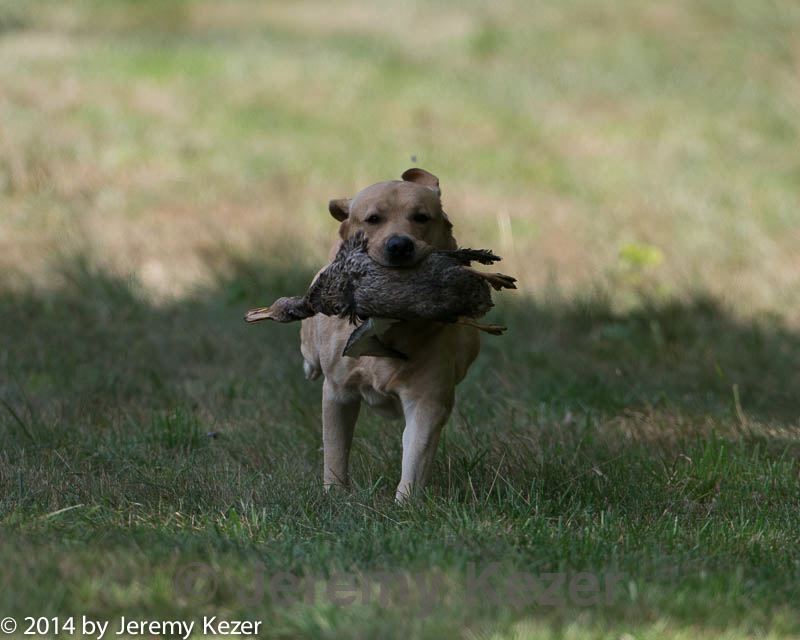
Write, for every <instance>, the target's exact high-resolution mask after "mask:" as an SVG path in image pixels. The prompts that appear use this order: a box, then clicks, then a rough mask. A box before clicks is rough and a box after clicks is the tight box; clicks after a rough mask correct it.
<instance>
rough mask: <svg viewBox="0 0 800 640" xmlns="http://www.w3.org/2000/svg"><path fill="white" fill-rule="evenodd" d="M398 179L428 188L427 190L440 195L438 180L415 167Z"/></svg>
mask: <svg viewBox="0 0 800 640" xmlns="http://www.w3.org/2000/svg"><path fill="white" fill-rule="evenodd" d="M400 177H401V178H402V179H403V180H405V181H406V182H416V183H417V184H421V185H424V186H426V187H428V189H431V190H432V191H435V192H436V193H437V194H439V195H441V194H442V190H441V189H440V188H439V178H437V177H436V176H435V175H433V174H432V173H431V172H429V171H425V169H418V168H417V167H414V168H412V169H407V170H406V171H404V172H403V175H402V176H400Z"/></svg>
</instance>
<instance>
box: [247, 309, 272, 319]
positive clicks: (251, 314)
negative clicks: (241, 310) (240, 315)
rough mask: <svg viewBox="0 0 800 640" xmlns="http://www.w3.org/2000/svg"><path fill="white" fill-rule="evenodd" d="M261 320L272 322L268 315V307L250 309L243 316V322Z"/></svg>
mask: <svg viewBox="0 0 800 640" xmlns="http://www.w3.org/2000/svg"><path fill="white" fill-rule="evenodd" d="M262 320H272V316H271V315H270V307H259V308H258V309H250V311H248V312H247V313H245V314H244V321H245V322H261V321H262Z"/></svg>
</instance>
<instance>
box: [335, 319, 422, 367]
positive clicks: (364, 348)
mask: <svg viewBox="0 0 800 640" xmlns="http://www.w3.org/2000/svg"><path fill="white" fill-rule="evenodd" d="M396 322H399V321H398V320H390V319H388V318H369V319H368V320H367V321H366V322H364V323H363V324H362V325H361V326H359V327H358V328H357V329H355V330H353V333H351V334H350V337H349V338H348V339H347V344H346V345H345V346H344V351H343V352H342V355H343V356H349V357H350V358H359V357H361V356H377V357H379V358H396V359H399V360H408V356H407V355H406V354H404V353H401V352H400V351H398V350H397V349H392V347H389V346H387V345H386V344H384V343H383V342H382V341H381V339H380V337H381V336H382V335H383V334H384V333H386V331H387V330H388V329H389V327H391V326H392V325H393V324H394V323H396Z"/></svg>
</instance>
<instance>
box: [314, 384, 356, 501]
mask: <svg viewBox="0 0 800 640" xmlns="http://www.w3.org/2000/svg"><path fill="white" fill-rule="evenodd" d="M360 407H361V400H360V398H358V397H357V396H356V397H353V396H351V395H348V394H346V393H344V392H343V391H341V390H339V389H337V388H336V387H335V386H334V385H333V384H332V383H331V382H330V381H329V380H328V379H327V378H326V379H325V382H324V383H323V385H322V451H323V459H324V460H323V464H324V470H323V474H322V478H323V482H324V484H325V490H326V491H327V490H328V489H330V488H331V487H332V486H334V485H340V486H346V485H347V484H348V473H347V464H348V460H349V459H350V445H351V444H352V443H353V431H354V430H355V426H356V420H358V410H359V408H360Z"/></svg>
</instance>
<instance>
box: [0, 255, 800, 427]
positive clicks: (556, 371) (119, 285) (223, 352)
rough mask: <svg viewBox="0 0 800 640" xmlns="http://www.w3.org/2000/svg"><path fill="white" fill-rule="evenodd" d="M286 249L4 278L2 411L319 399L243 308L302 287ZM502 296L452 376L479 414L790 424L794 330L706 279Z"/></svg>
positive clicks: (221, 406)
mask: <svg viewBox="0 0 800 640" xmlns="http://www.w3.org/2000/svg"><path fill="white" fill-rule="evenodd" d="M288 263H290V260H289V259H286V260H283V261H282V260H280V259H278V260H276V261H275V262H274V263H264V262H258V261H254V260H249V259H243V258H241V257H237V256H227V257H226V258H225V260H224V261H222V263H220V264H217V266H216V267H215V273H216V275H215V278H214V279H213V284H212V285H210V286H207V287H205V288H204V289H202V290H198V291H196V292H195V293H194V294H193V295H190V296H188V297H186V298H185V299H182V300H179V301H173V302H169V303H165V304H154V303H152V302H149V301H148V300H147V299H146V297H145V296H144V295H142V292H141V291H140V290H139V288H138V286H137V285H136V283H135V281H133V280H130V279H123V278H119V277H115V276H112V275H110V274H108V273H106V272H104V271H103V270H101V269H98V268H96V267H94V266H93V265H92V263H91V261H90V260H89V259H88V258H86V257H85V256H78V257H75V258H72V259H70V260H67V261H65V262H64V263H63V264H61V265H60V266H59V267H58V269H57V270H56V273H55V274H54V282H57V283H58V284H57V285H56V286H55V287H53V288H52V289H50V290H47V291H43V290H34V289H29V290H24V291H11V290H5V291H2V292H0V311H1V312H0V332H2V335H3V347H2V351H1V352H0V362H2V378H0V394H1V395H0V398H2V400H3V401H4V402H5V403H6V404H7V405H9V407H16V413H17V414H18V415H17V417H14V416H13V415H11V412H10V411H9V412H6V409H4V413H5V415H4V416H3V418H2V420H5V421H7V420H10V419H13V421H14V422H16V423H18V424H19V423H20V421H21V415H19V414H21V413H25V412H28V413H30V412H32V411H35V408H34V405H37V404H45V405H53V403H55V405H56V406H57V407H58V411H59V413H60V415H61V416H62V417H65V416H68V415H70V414H72V415H74V414H75V413H76V412H77V413H80V414H82V415H84V416H92V415H94V414H97V412H96V411H93V408H94V409H101V408H111V407H113V408H116V409H123V408H124V409H126V410H132V411H142V410H147V411H152V410H169V409H172V408H174V407H175V406H176V405H182V404H186V403H187V402H188V403H189V405H190V406H193V407H196V408H199V409H200V410H201V411H205V412H210V413H212V414H215V415H216V417H217V418H219V419H223V417H225V416H226V412H228V411H229V410H230V409H231V407H232V406H233V405H234V404H235V403H236V402H244V403H246V402H247V400H248V397H251V396H248V394H258V393H259V389H261V390H264V389H269V392H270V393H271V394H272V398H271V401H272V403H271V410H274V412H275V413H278V414H279V413H281V411H286V410H287V409H288V408H292V407H293V408H294V410H299V409H298V408H300V407H305V408H303V409H302V411H304V412H310V413H313V414H316V413H318V409H317V408H316V407H317V405H318V403H319V399H318V396H319V390H318V388H317V387H316V386H315V385H312V384H308V383H306V382H305V380H303V378H302V368H301V362H302V361H301V358H300V354H299V336H298V332H299V324H295V325H276V324H269V325H258V326H253V327H251V326H246V325H245V324H244V323H243V322H242V321H241V317H242V315H243V312H244V311H245V310H246V309H247V308H250V307H253V306H258V305H261V304H264V303H268V302H269V301H271V300H272V299H274V298H277V297H278V296H280V295H288V294H293V293H299V292H301V291H303V290H304V289H305V286H306V285H307V283H308V281H309V280H310V278H311V276H312V273H311V272H309V271H307V270H299V271H295V270H292V269H291V268H287V267H286V266H284V265H285V264H288ZM501 297H502V298H503V300H501V304H500V305H499V306H498V307H497V309H496V310H495V311H494V312H493V313H492V316H491V317H492V318H493V319H494V320H500V321H502V322H505V323H506V324H508V326H509V332H508V334H507V335H506V336H505V337H501V338H494V337H487V338H485V339H484V347H483V352H482V354H481V356H480V358H479V360H478V361H477V363H476V364H475V366H474V369H473V370H472V371H471V372H470V375H469V377H468V379H467V381H466V382H465V383H464V385H463V386H462V398H463V400H464V402H465V403H466V405H467V406H469V407H470V408H471V411H473V412H474V415H475V417H476V419H481V417H482V416H484V415H489V414H492V413H493V414H496V412H497V411H498V410H501V409H502V407H503V406H508V407H511V408H512V409H513V411H515V412H517V414H518V415H526V416H528V418H535V417H536V416H537V415H540V414H541V412H542V411H543V410H545V411H547V412H548V413H549V414H552V415H557V416H559V417H564V418H565V419H566V420H567V421H569V420H570V419H571V418H572V417H575V416H578V415H583V414H587V413H588V414H592V415H602V416H605V417H613V416H614V415H618V414H624V413H625V412H631V411H634V412H636V411H663V412H664V413H666V414H670V415H672V416H680V417H697V416H701V417H702V416H713V417H716V418H721V419H727V418H732V419H733V420H734V421H738V422H739V423H740V424H743V425H745V424H746V423H747V422H748V421H749V420H751V419H756V420H759V421H763V422H767V423H771V424H774V425H777V426H795V425H797V424H798V416H799V415H800V395H798V394H797V392H796V391H797V389H798V388H800V368H798V367H797V363H798V362H800V334H798V332H797V331H795V330H792V329H790V328H787V327H786V326H783V325H782V324H781V323H780V321H779V320H777V319H771V318H760V319H743V318H740V317H737V316H736V315H735V314H733V313H732V312H731V311H730V310H729V309H727V308H726V307H725V305H724V304H722V303H721V302H719V301H718V300H715V299H713V298H712V297H710V296H708V295H706V294H703V293H697V294H694V295H691V296H687V297H686V298H685V299H683V300H666V301H663V302H657V301H644V302H643V304H642V305H641V306H640V307H639V308H637V309H635V310H633V311H630V312H628V313H622V314H620V313H615V312H613V311H612V308H611V305H610V304H609V302H608V300H607V299H606V298H604V297H603V296H602V295H594V296H592V297H584V298H578V299H573V300H566V299H564V298H561V297H558V296H546V297H545V298H537V297H533V298H525V297H522V296H521V295H520V294H504V295H503V296H501ZM28 405H30V406H28ZM312 407H313V408H312ZM228 417H229V416H228Z"/></svg>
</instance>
